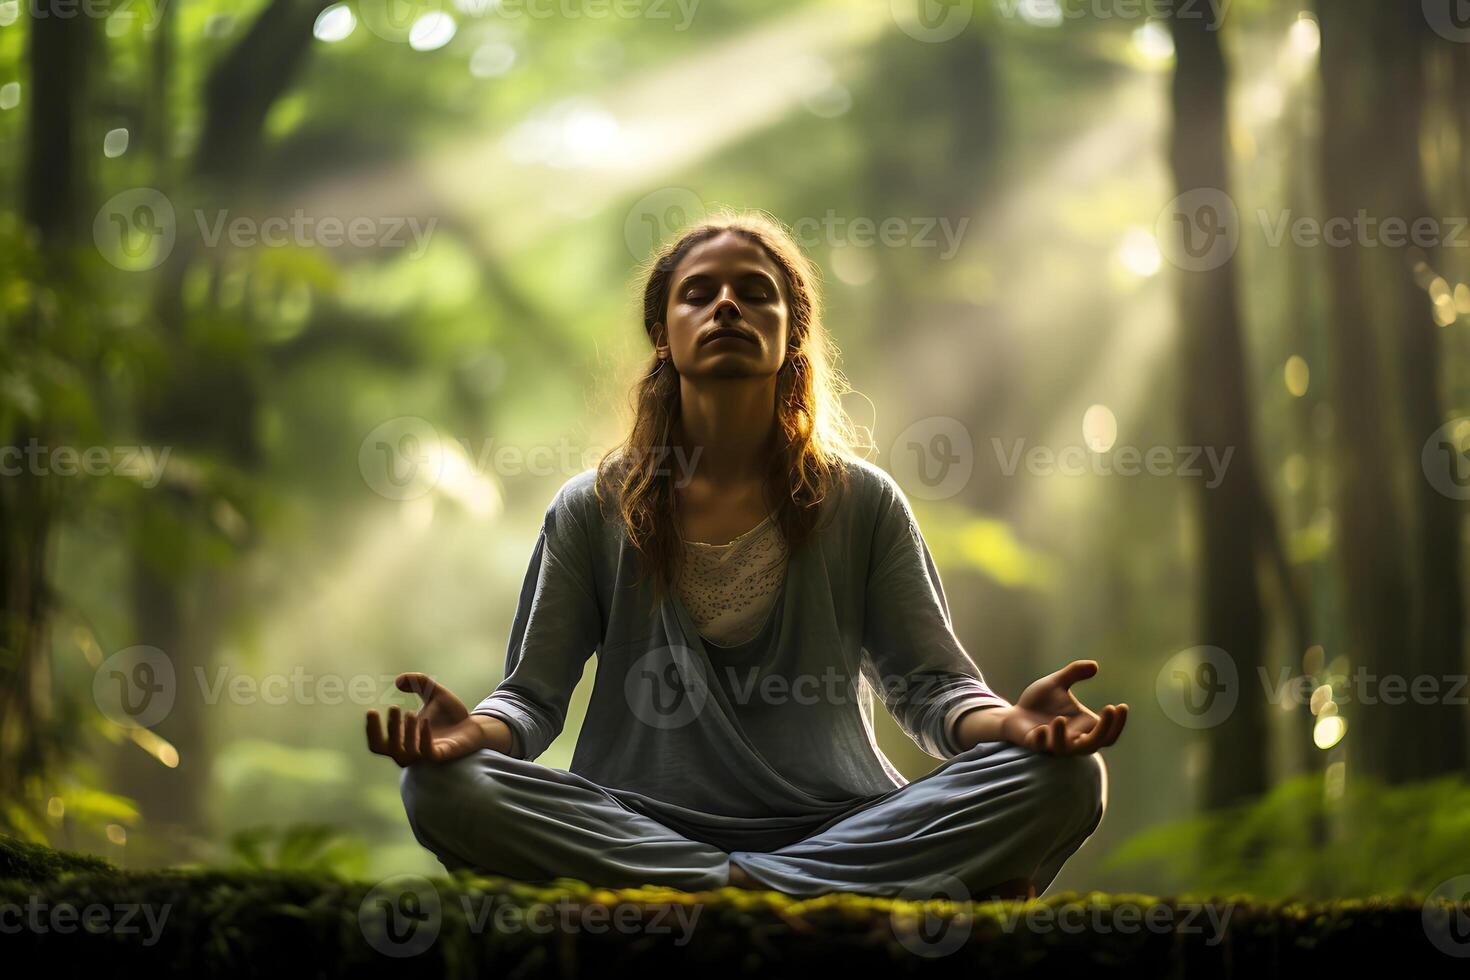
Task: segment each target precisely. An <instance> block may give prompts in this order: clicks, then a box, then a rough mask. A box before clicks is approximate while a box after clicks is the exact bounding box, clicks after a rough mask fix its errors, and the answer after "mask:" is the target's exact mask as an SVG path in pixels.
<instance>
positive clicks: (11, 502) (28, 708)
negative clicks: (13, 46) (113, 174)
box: [0, 16, 95, 800]
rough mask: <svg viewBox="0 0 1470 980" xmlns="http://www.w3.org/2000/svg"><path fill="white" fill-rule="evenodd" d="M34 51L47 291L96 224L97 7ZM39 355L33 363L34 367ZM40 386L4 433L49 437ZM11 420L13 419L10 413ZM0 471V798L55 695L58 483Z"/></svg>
mask: <svg viewBox="0 0 1470 980" xmlns="http://www.w3.org/2000/svg"><path fill="white" fill-rule="evenodd" d="M29 25H30V26H29V36H28V41H29V44H28V50H27V60H28V63H29V67H30V75H29V78H28V80H27V82H28V88H27V91H29V92H30V93H31V105H30V109H29V113H28V129H27V136H26V163H25V185H24V187H25V190H24V194H25V197H24V212H25V218H26V222H27V224H28V225H29V226H30V228H31V229H32V230H33V231H34V232H35V236H36V241H37V244H38V246H39V250H40V266H39V267H38V268H37V269H36V270H35V271H36V272H37V274H38V277H39V278H40V279H41V282H40V283H39V284H38V285H39V287H40V289H41V290H43V291H44V290H52V289H57V288H59V287H61V286H63V284H64V283H65V282H67V281H68V280H69V278H70V277H71V276H72V274H73V264H74V258H75V256H74V252H75V249H76V248H77V246H78V244H79V242H81V241H82V240H84V238H85V237H86V235H88V234H89V232H90V210H91V208H90V203H89V202H90V193H89V190H88V185H89V182H88V180H87V169H86V166H85V163H84V159H83V156H82V152H81V149H80V146H79V141H80V140H81V136H82V124H83V121H84V119H85V117H86V114H87V105H88V103H87V97H88V92H89V91H90V78H91V71H90V65H91V64H92V55H93V53H94V52H93V51H92V50H91V48H92V44H93V39H94V35H95V31H94V27H95V18H91V17H82V16H72V17H55V16H52V17H33V18H31V19H30V20H29ZM47 316H48V314H47V313H46V312H45V311H44V310H42V309H41V307H40V304H37V305H35V306H34V307H33V308H32V309H31V310H30V312H29V313H28V314H27V315H25V316H24V317H23V318H22V322H21V323H20V324H19V325H18V326H17V328H16V329H15V331H14V333H12V335H11V336H9V337H7V338H6V345H7V347H9V348H10V349H9V350H8V351H7V352H6V353H7V355H9V356H20V357H26V356H30V355H38V356H42V357H44V356H45V355H44V348H45V347H46V346H47V345H48V343H50V339H49V337H48V333H49V330H48V327H49V326H50V324H49V323H48V322H46V317H47ZM31 366H33V365H27V367H31ZM47 402H48V399H47V398H46V396H45V394H44V393H43V394H42V396H41V398H40V399H39V410H38V411H36V412H34V413H31V414H30V415H29V416H28V417H25V418H22V419H21V420H20V422H19V424H14V425H7V426H6V429H7V430H8V431H5V432H4V436H5V437H6V441H7V442H8V443H9V444H11V445H15V446H19V447H25V446H28V445H29V444H30V443H31V441H32V440H35V441H36V442H37V443H39V444H40V445H43V446H49V444H50V442H51V441H52V439H53V438H54V436H55V435H56V431H57V430H56V428H55V426H54V424H53V420H52V419H51V418H50V417H49V413H48V411H47V408H48V405H47ZM3 421H4V422H6V423H9V422H11V421H12V420H11V419H8V418H7V419H4V420H3ZM20 470H21V472H19V473H18V474H17V475H15V476H6V477H5V478H4V479H0V799H7V800H16V799H19V798H21V797H23V796H24V794H25V792H26V789H27V782H28V781H29V779H30V778H31V777H32V776H33V775H36V774H38V773H41V772H43V771H45V768H46V766H47V763H48V762H49V754H50V753H49V746H50V744H51V740H50V739H49V738H48V737H47V733H46V732H45V731H44V728H45V724H46V721H47V717H46V716H47V710H48V703H49V699H50V692H49V676H48V670H47V650H48V646H49V632H48V626H49V623H50V617H51V613H52V592H51V585H50V554H51V548H52V537H53V533H54V530H55V525H56V521H57V516H58V515H57V507H58V503H59V488H58V484H57V481H56V480H55V479H54V478H48V477H47V476H46V475H44V474H38V473H34V472H32V470H31V467H29V466H25V467H21V468H20Z"/></svg>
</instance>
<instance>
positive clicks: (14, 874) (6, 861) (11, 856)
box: [0, 834, 113, 881]
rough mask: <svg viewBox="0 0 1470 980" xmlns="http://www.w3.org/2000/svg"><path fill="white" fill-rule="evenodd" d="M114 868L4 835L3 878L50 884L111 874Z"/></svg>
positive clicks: (0, 852) (0, 840)
mask: <svg viewBox="0 0 1470 980" xmlns="http://www.w3.org/2000/svg"><path fill="white" fill-rule="evenodd" d="M109 870H113V868H112V865H111V864H108V863H107V862H106V861H104V860H102V858H99V857H93V856H92V855H90V854H78V853H76V852H75V851H55V850H52V849H51V848H49V847H44V846H42V845H40V844H32V843H29V842H28V841H23V840H18V839H16V838H14V837H7V836H6V835H4V834H0V878H13V879H17V880H19V881H46V880H49V879H52V878H59V877H61V876H62V875H66V874H71V873H74V872H78V871H94V872H96V871H109Z"/></svg>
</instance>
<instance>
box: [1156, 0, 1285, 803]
mask: <svg viewBox="0 0 1470 980" xmlns="http://www.w3.org/2000/svg"><path fill="white" fill-rule="evenodd" d="M1170 23H1171V24H1172V25H1173V32H1174V48H1175V52H1176V58H1177V67H1176V69H1175V73H1174V83H1173V115H1174V127H1173V131H1172V133H1171V137H1170V160H1171V163H1172V166H1173V171H1174V182H1175V185H1176V187H1177V190H1178V193H1179V194H1181V195H1183V194H1186V193H1189V192H1193V191H1198V190H1202V189H1209V190H1210V192H1211V193H1219V194H1222V195H1225V196H1227V197H1228V195H1229V193H1230V178H1229V172H1228V167H1227V163H1226V154H1227V147H1226V143H1225V134H1226V119H1225V91H1226V69H1225V58H1224V53H1223V52H1222V51H1221V48H1220V36H1219V32H1218V31H1217V30H1214V29H1212V28H1211V27H1210V25H1209V23H1208V21H1206V20H1205V19H1204V18H1203V17H1200V16H1198V15H1195V16H1184V12H1183V11H1181V12H1180V13H1179V15H1177V16H1174V17H1171V18H1170ZM1222 200H1223V198H1222ZM1186 217H1187V218H1188V217H1197V216H1190V215H1186ZM1180 230H1181V232H1183V233H1186V234H1192V229H1190V228H1188V227H1187V226H1186V227H1181V229H1180ZM1205 266H1208V267H1205ZM1178 298H1179V322H1180V334H1179V354H1180V362H1179V363H1180V370H1181V372H1182V377H1183V378H1184V379H1185V381H1184V383H1183V384H1182V385H1181V388H1182V390H1183V393H1184V396H1183V420H1184V425H1183V430H1184V441H1185V442H1186V443H1187V444H1189V445H1194V446H1201V447H1210V448H1213V449H1214V451H1215V452H1217V453H1219V454H1221V455H1222V456H1223V454H1224V453H1225V452H1226V451H1227V450H1233V453H1234V455H1233V456H1231V457H1230V462H1229V464H1228V465H1227V466H1226V468H1225V474H1224V477H1223V479H1222V480H1221V481H1220V484H1219V485H1218V486H1217V487H1215V488H1214V489H1210V488H1208V487H1206V486H1205V485H1204V484H1203V483H1202V482H1201V483H1199V484H1198V485H1197V486H1198V488H1199V489H1198V496H1197V501H1198V506H1199V517H1200V529H1201V537H1202V540H1201V547H1200V552H1199V554H1200V568H1201V595H1200V626H1201V631H1200V634H1199V640H1198V642H1199V644H1200V645H1207V646H1214V647H1219V648H1221V649H1223V650H1225V651H1226V653H1228V654H1229V656H1230V657H1231V659H1232V660H1233V661H1234V664H1235V668H1236V671H1237V678H1238V683H1237V690H1236V694H1237V700H1236V703H1235V707H1234V709H1233V710H1232V711H1231V712H1230V713H1229V715H1228V716H1227V717H1226V718H1224V720H1223V721H1221V722H1220V723H1219V724H1218V725H1216V726H1214V727H1212V728H1211V729H1209V750H1208V751H1209V755H1208V758H1209V763H1208V766H1207V775H1206V783H1205V791H1204V799H1203V801H1202V802H1203V805H1204V806H1205V807H1207V808H1212V809H1213V808H1218V807H1223V806H1227V805H1230V804H1233V803H1238V802H1241V801H1243V800H1246V799H1249V798H1251V797H1254V796H1257V795H1259V794H1261V793H1263V792H1264V791H1265V789H1266V787H1267V785H1268V780H1269V766H1268V762H1269V740H1268V738H1267V730H1266V718H1265V703H1266V699H1265V698H1263V697H1262V696H1261V694H1260V691H1259V687H1258V684H1259V680H1258V677H1259V669H1260V668H1262V667H1264V666H1265V662H1266V661H1265V656H1264V646H1265V644H1264V640H1263V633H1264V629H1263V620H1264V616H1263V613H1262V602H1261V591H1260V580H1259V575H1258V570H1257V565H1256V557H1257V549H1258V548H1259V547H1261V546H1262V545H1263V544H1265V543H1266V540H1267V538H1268V537H1273V536H1274V534H1275V531H1274V522H1272V521H1271V520H1270V519H1269V511H1268V510H1267V507H1268V505H1267V503H1266V497H1265V494H1264V491H1263V488H1262V487H1261V486H1260V484H1259V479H1258V476H1257V472H1256V461H1255V446H1254V439H1253V437H1252V432H1251V422H1250V404H1249V393H1248V391H1247V386H1246V378H1245V355H1244V351H1243V349H1242V347H1243V345H1242V339H1241V327H1240V313H1239V305H1238V301H1237V297H1236V284H1235V266H1234V260H1233V259H1232V258H1225V259H1224V260H1223V261H1211V262H1207V263H1203V264H1201V266H1200V267H1194V266H1191V267H1190V268H1186V269H1181V270H1180V272H1179V297H1178ZM1289 583H1290V578H1289V576H1285V577H1283V583H1282V584H1283V588H1287V589H1289V587H1290V585H1289Z"/></svg>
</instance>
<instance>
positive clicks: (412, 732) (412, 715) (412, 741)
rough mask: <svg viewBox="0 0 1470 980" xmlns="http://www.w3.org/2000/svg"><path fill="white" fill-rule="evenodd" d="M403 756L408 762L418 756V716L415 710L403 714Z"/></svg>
mask: <svg viewBox="0 0 1470 980" xmlns="http://www.w3.org/2000/svg"><path fill="white" fill-rule="evenodd" d="M403 757H404V758H405V759H407V760H408V761H410V762H416V761H418V757H419V716H418V712H416V711H408V712H405V713H404V715H403Z"/></svg>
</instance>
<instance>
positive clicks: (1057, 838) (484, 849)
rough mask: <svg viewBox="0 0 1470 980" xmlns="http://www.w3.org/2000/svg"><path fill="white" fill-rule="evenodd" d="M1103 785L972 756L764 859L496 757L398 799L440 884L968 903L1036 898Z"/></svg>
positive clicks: (1053, 762) (1008, 756) (1093, 766)
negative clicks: (1013, 895) (445, 875)
mask: <svg viewBox="0 0 1470 980" xmlns="http://www.w3.org/2000/svg"><path fill="white" fill-rule="evenodd" d="M1107 781H1108V777H1107V767H1106V765H1105V764H1104V763H1103V760H1102V757H1101V756H1100V755H1098V754H1096V753H1094V754H1090V755H1082V756H1053V755H1047V754H1045V753H1039V752H1034V751H1032V750H1031V749H1027V748H1025V747H1023V746H1019V745H1015V744H1012V743H1010V742H981V743H979V744H977V745H975V746H974V747H973V748H971V749H969V750H968V751H966V752H962V753H960V754H959V755H957V756H955V757H953V758H951V759H949V760H947V761H945V762H943V763H941V764H940V765H939V767H938V768H936V769H934V770H933V771H932V772H929V773H927V774H926V775H924V776H921V777H919V778H918V779H915V780H913V781H912V782H910V783H909V784H908V785H906V786H901V787H896V788H895V789H894V790H893V791H891V792H888V793H883V794H880V795H878V796H874V797H871V798H869V799H866V800H859V801H857V802H856V803H854V805H853V807H852V809H850V810H848V811H846V812H844V813H842V814H840V815H839V816H837V817H835V818H833V819H831V820H829V821H827V822H826V823H825V824H823V825H822V826H821V827H819V828H817V829H816V831H815V832H814V833H812V834H811V835H810V836H808V837H806V838H804V839H802V840H799V841H797V842H795V843H793V844H789V845H787V846H785V847H782V848H779V849H777V850H774V851H769V852H757V851H741V850H735V851H730V852H726V851H724V850H722V849H720V848H719V847H717V846H715V845H713V844H710V843H706V842H703V841H697V840H691V839H689V838H687V837H684V836H682V835H680V834H678V833H675V832H674V831H673V830H670V829H669V828H668V827H666V826H664V825H663V824H661V823H659V822H658V821H657V820H654V819H653V818H652V817H649V816H647V815H645V814H642V813H639V812H636V811H634V810H632V809H630V808H629V807H627V806H626V805H625V804H623V803H622V802H620V801H619V800H618V799H616V798H615V797H614V796H613V795H611V794H610V793H609V792H608V791H607V790H605V789H603V788H602V787H601V786H598V785H597V784H596V783H594V782H592V781H590V780H587V779H584V778H583V777H581V776H578V775H576V774H575V773H571V772H567V771H565V770H561V769H553V768H550V767H548V766H543V765H541V764H539V763H536V762H528V761H525V760H523V759H515V758H512V757H510V756H508V755H505V754H503V753H500V752H496V751H494V750H492V749H484V750H481V751H479V752H473V753H471V754H470V755H467V756H464V757H462V758H459V759H456V760H454V761H453V762H448V763H423V762H421V763H416V764H414V765H411V766H408V767H407V768H405V769H404V770H403V773H402V776H401V781H400V788H401V791H402V795H403V804H404V807H405V809H406V810H407V812H408V821H409V826H410V827H411V828H412V829H413V833H414V836H415V837H416V838H417V839H418V841H419V843H420V844H422V845H424V847H426V848H428V849H429V850H430V851H432V852H433V853H434V855H435V856H436V857H438V858H439V860H440V862H441V863H442V864H443V865H444V866H445V868H446V869H447V870H450V871H454V870H457V869H460V868H468V869H471V870H475V871H479V872H482V873H485V874H493V875H504V876H507V877H511V878H518V879H522V880H526V881H548V880H550V879H552V878H577V879H580V880H583V881H586V882H588V883H589V884H593V885H600V886H606V887H612V888H618V887H632V886H638V885H662V886H670V887H674V888H681V889H685V890H688V891H699V890H703V889H711V888H720V887H723V886H724V885H726V884H728V883H729V876H730V863H731V861H734V862H735V863H737V864H738V865H740V867H742V868H744V869H745V870H746V871H747V872H748V873H749V874H750V876H751V877H752V878H754V879H755V880H756V881H757V882H759V883H761V884H763V885H765V886H767V887H769V888H772V889H775V890H777V891H782V892H786V893H787V894H790V895H796V896H801V897H810V896H813V895H820V894H823V893H825V892H832V891H852V892H862V893H866V894H870V895H881V896H890V897H892V896H899V895H903V896H904V897H908V898H920V897H928V896H939V895H944V896H947V897H951V898H964V897H966V895H965V894H964V892H969V893H979V892H980V890H981V889H984V888H987V887H990V886H993V885H996V884H999V883H1001V882H1005V881H1009V880H1011V879H1013V878H1029V879H1031V881H1032V882H1033V883H1034V884H1035V886H1036V892H1037V894H1038V895H1040V894H1041V893H1042V892H1043V891H1044V890H1045V889H1046V887H1047V886H1048V885H1050V884H1051V882H1052V880H1053V879H1054V878H1055V877H1056V875H1057V872H1058V871H1059V870H1060V869H1061V866H1062V864H1063V862H1065V861H1066V860H1067V858H1068V857H1070V856H1071V855H1072V854H1073V852H1075V851H1076V850H1077V849H1078V848H1079V847H1081V846H1082V843H1083V841H1085V840H1086V839H1087V838H1088V837H1090V836H1091V835H1092V832H1093V831H1094V830H1096V829H1097V826H1098V824H1099V823H1101V821H1102V816H1103V811H1104V809H1105V808H1106V806H1107Z"/></svg>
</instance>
